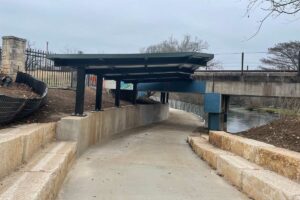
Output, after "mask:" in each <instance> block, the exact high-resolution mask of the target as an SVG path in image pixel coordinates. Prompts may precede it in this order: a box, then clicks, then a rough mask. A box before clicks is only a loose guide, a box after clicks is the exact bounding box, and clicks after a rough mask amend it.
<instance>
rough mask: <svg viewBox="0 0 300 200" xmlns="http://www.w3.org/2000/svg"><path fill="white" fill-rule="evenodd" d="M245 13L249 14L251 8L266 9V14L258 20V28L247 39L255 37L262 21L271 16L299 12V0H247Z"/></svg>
mask: <svg viewBox="0 0 300 200" xmlns="http://www.w3.org/2000/svg"><path fill="white" fill-rule="evenodd" d="M248 1H249V4H248V6H247V15H248V17H249V16H250V13H251V11H252V10H255V9H256V8H261V9H262V10H264V11H266V15H265V16H264V17H263V18H262V19H261V20H260V22H259V26H258V29H257V30H256V32H255V33H254V34H253V35H252V36H251V37H250V38H249V39H248V40H250V39H251V38H253V37H255V36H256V35H257V34H258V33H259V31H260V30H261V28H262V25H263V23H264V22H265V21H266V20H267V19H268V18H269V17H271V16H273V17H278V16H280V15H282V14H285V15H296V14H298V13H300V12H299V11H300V0H248Z"/></svg>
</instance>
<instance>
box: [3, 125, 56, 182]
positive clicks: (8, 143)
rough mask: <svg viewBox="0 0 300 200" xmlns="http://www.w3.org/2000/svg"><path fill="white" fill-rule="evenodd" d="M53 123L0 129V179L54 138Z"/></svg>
mask: <svg viewBox="0 0 300 200" xmlns="http://www.w3.org/2000/svg"><path fill="white" fill-rule="evenodd" d="M55 128H56V124H55V123H44V124H30V125H24V126H19V127H15V128H8V129H2V130H0V158H1V163H5V164H0V180H1V179H2V178H3V177H5V176H7V175H9V174H10V173H11V172H13V171H14V170H15V169H17V167H19V166H20V165H21V164H23V163H25V162H27V161H28V160H29V159H30V158H31V157H32V156H33V155H34V154H35V153H36V152H38V150H39V149H41V148H42V147H43V146H44V145H46V144H47V143H49V142H51V141H53V140H54V137H55Z"/></svg>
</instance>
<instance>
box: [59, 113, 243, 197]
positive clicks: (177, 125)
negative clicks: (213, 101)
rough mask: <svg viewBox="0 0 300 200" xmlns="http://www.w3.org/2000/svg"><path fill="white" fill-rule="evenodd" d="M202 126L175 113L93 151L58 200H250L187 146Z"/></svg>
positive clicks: (79, 162)
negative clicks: (188, 141)
mask: <svg viewBox="0 0 300 200" xmlns="http://www.w3.org/2000/svg"><path fill="white" fill-rule="evenodd" d="M200 125H201V123H200V120H199V118H197V117H196V116H195V115H192V114H189V113H186V112H183V111H179V110H174V109H171V111H170V117H169V119H168V120H166V121H164V122H161V123H157V124H154V125H150V126H145V127H143V128H137V129H133V130H131V131H127V132H126V133H124V132H123V133H122V134H120V135H119V136H117V137H115V138H114V139H113V140H111V141H109V142H106V143H105V144H101V145H97V146H94V147H92V148H90V149H89V150H88V151H87V152H86V153H84V154H83V155H82V156H81V157H80V158H79V159H78V160H77V162H76V164H75V165H74V167H73V169H72V170H71V171H70V173H69V175H68V177H67V179H66V181H65V184H64V186H63V188H62V190H61V192H60V194H59V197H58V199H60V200H71V199H72V200H77V199H78V200H79V199H80V200H81V199H86V200H89V199H130V200H132V199H139V200H140V199H164V200H165V199H172V200H174V199H203V200H206V199H207V200H208V199H209V200H219V199H223V200H233V199H235V200H237V199H248V198H247V197H245V196H244V195H243V194H242V193H240V192H239V191H238V190H237V189H236V188H234V187H233V186H231V185H229V184H228V183H227V182H225V180H223V179H222V178H221V177H219V176H218V175H216V173H215V171H213V170H211V169H210V167H209V166H208V165H207V164H206V163H205V162H204V161H202V160H201V159H200V158H199V157H197V156H196V154H194V152H192V150H191V148H190V147H189V146H188V144H187V143H186V138H187V136H188V135H190V134H191V133H192V131H193V130H195V128H196V127H197V126H200Z"/></svg>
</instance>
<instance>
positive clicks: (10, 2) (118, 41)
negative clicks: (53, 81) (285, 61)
mask: <svg viewBox="0 0 300 200" xmlns="http://www.w3.org/2000/svg"><path fill="white" fill-rule="evenodd" d="M247 2H248V0H85V1H84V0H42V1H41V0H26V1H21V0H0V36H4V35H14V36H18V37H23V38H26V39H27V40H29V41H30V42H31V43H32V44H34V47H35V48H39V49H45V46H46V41H49V49H50V50H51V51H53V52H56V53H65V52H66V51H67V50H73V51H75V50H82V51H84V52H85V53H136V52H139V50H140V49H141V48H142V47H147V46H149V45H151V44H155V43H158V42H160V41H162V40H165V39H167V38H168V37H169V36H173V37H175V38H181V37H182V36H183V35H185V34H190V35H192V36H197V37H198V38H201V39H203V40H205V41H207V42H208V44H209V50H208V52H210V53H215V54H216V56H215V57H216V58H217V59H218V60H220V61H221V62H222V63H223V66H224V68H226V69H227V68H237V67H239V65H240V55H236V54H229V55H226V54H225V55H224V53H234V52H242V51H245V52H258V51H259V52H261V51H267V48H268V47H271V46H272V45H274V44H275V43H278V42H285V41H290V40H300V19H299V20H295V19H296V18H297V17H284V16H283V17H279V18H276V19H272V18H271V19H269V20H268V21H266V22H265V24H264V26H263V28H262V30H261V31H260V33H259V34H258V35H257V36H256V37H254V38H253V39H251V40H250V41H245V40H246V39H247V38H249V37H250V36H251V35H252V34H253V33H254V32H255V31H256V30H257V27H258V25H259V23H258V21H259V20H260V19H261V18H262V17H263V16H264V15H265V14H266V13H264V12H263V11H261V10H259V9H258V10H257V11H256V12H254V13H252V15H251V16H250V17H247V16H245V11H246V6H247ZM298 17H299V16H298ZM262 56H264V55H263V54H251V55H250V54H248V55H247V54H246V65H249V66H250V68H251V67H252V68H254V67H255V66H257V65H258V64H259V58H260V57H262Z"/></svg>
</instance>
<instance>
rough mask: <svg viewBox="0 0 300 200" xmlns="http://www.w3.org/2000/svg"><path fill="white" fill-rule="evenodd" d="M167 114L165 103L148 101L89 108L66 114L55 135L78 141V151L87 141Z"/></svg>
mask: <svg viewBox="0 0 300 200" xmlns="http://www.w3.org/2000/svg"><path fill="white" fill-rule="evenodd" d="M168 115H169V105H168V104H151V105H137V106H124V107H120V108H108V109H105V110H104V111H101V112H89V113H88V114H87V116H86V117H76V116H69V117H65V118H62V119H61V121H59V122H58V124H57V130H56V138H57V140H72V141H77V143H78V144H77V146H78V149H77V152H78V154H79V155H80V154H82V153H83V152H84V150H85V149H87V148H88V147H89V146H90V145H93V144H96V143H99V142H101V141H103V140H105V139H108V138H110V137H111V136H113V135H115V134H117V133H120V132H122V131H125V130H128V129H131V128H135V127H139V126H144V125H148V124H152V123H155V122H159V121H162V120H165V119H167V118H168Z"/></svg>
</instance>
